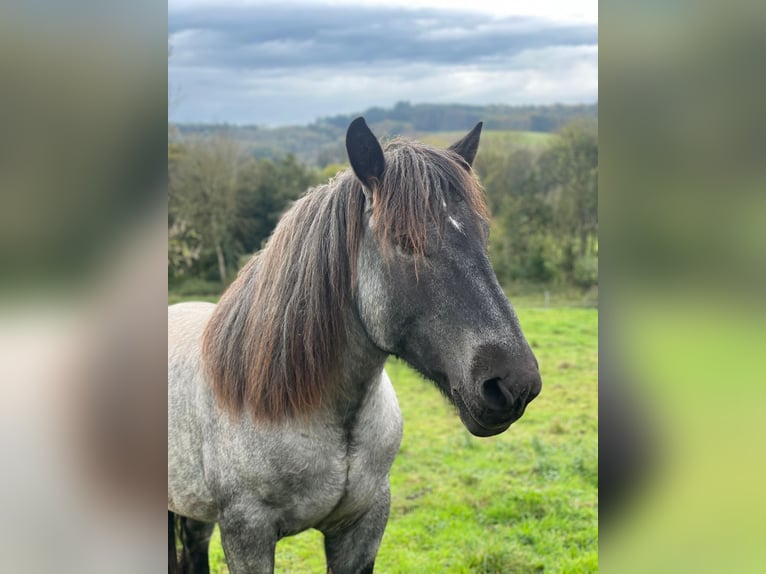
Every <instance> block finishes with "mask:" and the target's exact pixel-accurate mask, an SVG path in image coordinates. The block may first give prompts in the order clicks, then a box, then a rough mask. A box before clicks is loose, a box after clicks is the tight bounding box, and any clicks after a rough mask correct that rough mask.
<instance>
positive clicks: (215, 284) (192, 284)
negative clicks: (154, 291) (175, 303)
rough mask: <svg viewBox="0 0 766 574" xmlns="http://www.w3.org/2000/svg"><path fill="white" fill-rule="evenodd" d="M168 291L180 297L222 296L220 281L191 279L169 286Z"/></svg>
mask: <svg viewBox="0 0 766 574" xmlns="http://www.w3.org/2000/svg"><path fill="white" fill-rule="evenodd" d="M168 291H169V292H171V293H173V294H174V295H177V296H180V297H193V296H196V295H203V296H208V295H220V294H221V291H222V289H221V283H220V282H219V281H208V280H206V279H200V278H199V277H189V278H187V279H183V280H180V281H178V282H174V283H171V284H169V285H168Z"/></svg>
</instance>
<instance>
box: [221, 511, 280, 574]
mask: <svg viewBox="0 0 766 574" xmlns="http://www.w3.org/2000/svg"><path fill="white" fill-rule="evenodd" d="M264 518H265V517H264V516H263V515H260V514H259V513H258V512H257V511H256V509H254V508H253V506H251V505H248V504H232V505H230V506H229V507H228V508H227V509H226V510H225V511H224V512H223V513H222V514H221V517H220V520H219V522H218V527H219V528H220V530H221V544H222V545H223V551H224V554H225V555H226V563H227V565H228V566H229V572H230V573H231V574H271V573H272V572H274V549H275V547H276V544H277V533H276V531H275V529H274V525H273V524H272V523H271V522H267V521H266V520H264Z"/></svg>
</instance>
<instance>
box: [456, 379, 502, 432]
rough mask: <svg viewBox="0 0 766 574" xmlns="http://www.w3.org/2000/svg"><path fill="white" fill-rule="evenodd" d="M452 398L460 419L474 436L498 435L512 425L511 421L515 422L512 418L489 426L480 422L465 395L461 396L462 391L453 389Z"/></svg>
mask: <svg viewBox="0 0 766 574" xmlns="http://www.w3.org/2000/svg"><path fill="white" fill-rule="evenodd" d="M452 398H453V399H454V401H455V405H456V406H457V412H458V414H459V415H460V420H461V421H463V425H465V428H467V429H468V432H470V433H471V434H472V435H474V436H479V437H489V436H495V435H498V434H500V433H501V432H504V431H506V430H508V427H510V426H511V423H513V421H514V420H515V419H511V420H509V421H507V422H503V423H501V424H499V425H492V426H488V425H486V424H483V423H482V422H480V421H479V420H478V419H477V418H476V417H475V416H474V415H473V413H472V412H471V410H470V409H469V408H468V407H467V406H466V404H465V401H463V397H461V396H460V393H458V392H457V391H455V390H453V391H452Z"/></svg>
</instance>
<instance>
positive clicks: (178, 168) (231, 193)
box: [169, 135, 243, 285]
mask: <svg viewBox="0 0 766 574" xmlns="http://www.w3.org/2000/svg"><path fill="white" fill-rule="evenodd" d="M242 162H243V154H242V152H241V149H240V147H239V145H238V144H237V143H236V142H234V141H233V140H230V139H227V138H225V137H223V136H220V135H216V136H213V137H209V138H204V139H195V140H192V141H191V142H189V143H186V144H185V145H184V146H183V149H182V151H181V152H180V153H178V155H177V156H176V157H174V161H173V163H172V165H171V170H170V201H169V212H170V216H171V218H172V219H173V221H183V222H184V225H185V226H186V228H187V229H190V230H193V232H194V233H195V234H196V236H198V237H199V240H200V243H201V245H202V246H203V247H209V248H211V249H213V250H214V251H215V254H216V259H217V263H218V274H219V277H220V280H221V283H222V285H226V281H227V277H228V267H227V263H226V256H225V253H224V246H225V245H226V244H227V242H229V241H230V240H231V238H232V232H233V222H234V221H235V218H236V213H237V202H236V194H237V180H238V174H239V170H240V168H241V165H242Z"/></svg>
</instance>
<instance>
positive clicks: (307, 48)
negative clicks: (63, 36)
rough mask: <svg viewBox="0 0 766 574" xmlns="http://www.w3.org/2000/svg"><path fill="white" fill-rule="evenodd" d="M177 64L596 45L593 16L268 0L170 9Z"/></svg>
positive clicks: (279, 65) (452, 60)
mask: <svg viewBox="0 0 766 574" xmlns="http://www.w3.org/2000/svg"><path fill="white" fill-rule="evenodd" d="M168 28H169V32H170V34H171V43H172V44H173V45H174V61H173V62H172V65H174V66H205V67H220V68H233V69H247V70H258V69H260V70H266V69H284V68H301V67H317V66H344V65H351V66H363V65H366V64H367V65H371V66H373V65H376V64H377V63H380V62H389V63H391V62H407V63H410V64H411V63H418V62H419V63H430V64H434V65H460V64H467V63H471V62H481V61H483V60H492V59H496V58H498V57H508V56H513V55H515V54H518V53H520V52H522V51H525V50H535V49H542V48H546V47H551V46H581V45H596V44H597V41H598V37H597V34H598V33H597V28H596V26H595V25H592V24H567V25H558V24H555V23H551V22H546V21H543V20H539V19H534V18H520V17H516V18H497V19H496V18H492V17H490V16H488V15H484V14H478V13H471V12H464V13H456V12H452V11H444V10H435V9H405V8H397V7H372V6H361V7H351V6H317V5H316V4H306V5H303V6H301V5H295V4H289V5H277V4H268V5H261V6H250V7H236V8H223V7H209V6H204V7H198V8H190V9H186V10H178V11H171V12H170V13H169V15H168Z"/></svg>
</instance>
